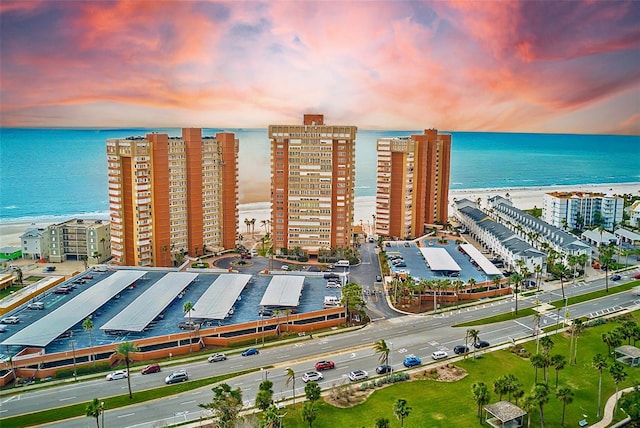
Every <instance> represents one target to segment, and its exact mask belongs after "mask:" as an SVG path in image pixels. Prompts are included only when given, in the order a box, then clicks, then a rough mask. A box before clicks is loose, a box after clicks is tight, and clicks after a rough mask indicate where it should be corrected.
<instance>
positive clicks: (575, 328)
mask: <svg viewBox="0 0 640 428" xmlns="http://www.w3.org/2000/svg"><path fill="white" fill-rule="evenodd" d="M583 330H584V324H583V322H582V320H581V319H580V318H577V319H575V320H573V325H572V326H571V339H572V340H573V341H574V345H573V364H574V365H576V364H577V363H578V338H580V333H582V331H583ZM569 362H571V357H569Z"/></svg>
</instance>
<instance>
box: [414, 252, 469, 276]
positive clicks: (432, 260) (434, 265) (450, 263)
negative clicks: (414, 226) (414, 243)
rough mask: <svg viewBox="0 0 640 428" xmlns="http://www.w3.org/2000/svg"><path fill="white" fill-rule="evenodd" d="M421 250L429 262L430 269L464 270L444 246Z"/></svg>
mask: <svg viewBox="0 0 640 428" xmlns="http://www.w3.org/2000/svg"><path fill="white" fill-rule="evenodd" d="M420 252H421V253H422V256H423V257H424V259H425V260H426V261H427V263H428V264H429V269H431V270H446V271H451V272H459V271H461V270H462V269H461V268H460V266H458V263H456V261H455V260H453V257H451V255H450V254H449V253H448V252H447V250H445V249H444V248H420Z"/></svg>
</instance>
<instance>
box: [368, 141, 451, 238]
mask: <svg viewBox="0 0 640 428" xmlns="http://www.w3.org/2000/svg"><path fill="white" fill-rule="evenodd" d="M377 151H378V177H377V185H376V187H377V190H376V228H375V229H376V234H378V235H381V236H388V237H397V238H400V239H412V238H416V237H418V236H421V235H422V234H424V233H425V230H426V228H427V225H429V224H445V223H446V222H447V221H448V199H449V174H450V169H451V135H448V134H438V131H437V130H436V129H427V130H425V131H424V134H421V135H412V136H410V137H397V138H381V139H379V140H378V142H377Z"/></svg>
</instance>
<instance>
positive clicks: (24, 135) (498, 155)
mask: <svg viewBox="0 0 640 428" xmlns="http://www.w3.org/2000/svg"><path fill="white" fill-rule="evenodd" d="M153 131H155V132H164V133H168V134H169V135H171V136H179V135H180V132H181V131H180V129H178V128H167V129H162V128H154V129H141V128H138V129H134V128H127V129H16V128H0V220H1V221H3V222H7V221H25V220H29V221H35V220H37V219H38V218H48V217H51V216H58V215H59V216H72V215H78V214H88V215H103V216H104V215H106V213H107V212H108V206H109V203H108V197H107V161H106V151H105V141H106V140H107V139H108V138H121V137H128V136H132V135H145V134H146V133H148V132H153ZM221 131H225V132H233V133H235V134H236V137H237V138H238V139H239V140H240V155H239V169H240V171H239V181H240V184H239V186H240V199H241V203H242V202H243V198H244V194H245V193H248V189H250V188H253V189H255V188H259V189H261V191H262V192H263V193H264V196H265V198H264V200H265V201H266V200H267V198H268V185H269V180H270V174H271V172H270V159H269V139H268V137H267V130H266V129H214V128H205V129H203V134H204V135H215V133H216V132H221ZM440 132H441V133H443V132H447V133H451V134H452V142H453V143H452V153H451V186H450V187H451V189H454V190H455V189H483V188H514V187H538V186H550V185H571V184H601V183H624V182H640V136H612V135H565V134H516V133H493V132H450V131H440ZM419 133H422V131H421V130H415V131H393V130H388V131H372V130H359V131H358V135H357V142H356V144H357V145H356V196H374V195H375V189H376V152H375V147H376V140H377V139H378V138H382V137H394V136H407V135H411V134H419Z"/></svg>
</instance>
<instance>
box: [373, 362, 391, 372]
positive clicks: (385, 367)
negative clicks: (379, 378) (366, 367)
mask: <svg viewBox="0 0 640 428" xmlns="http://www.w3.org/2000/svg"><path fill="white" fill-rule="evenodd" d="M392 370H393V369H392V368H391V366H390V365H388V364H383V365H381V366H378V367H376V373H378V374H384V373H391V371H392Z"/></svg>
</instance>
